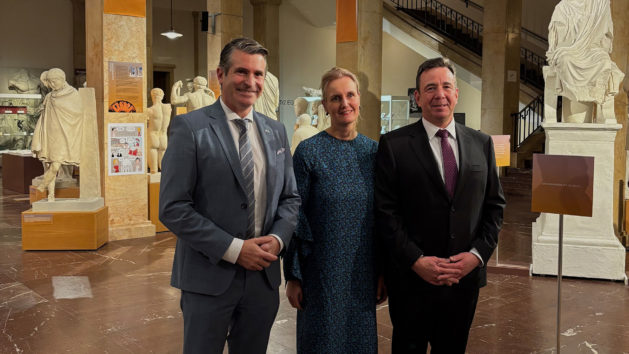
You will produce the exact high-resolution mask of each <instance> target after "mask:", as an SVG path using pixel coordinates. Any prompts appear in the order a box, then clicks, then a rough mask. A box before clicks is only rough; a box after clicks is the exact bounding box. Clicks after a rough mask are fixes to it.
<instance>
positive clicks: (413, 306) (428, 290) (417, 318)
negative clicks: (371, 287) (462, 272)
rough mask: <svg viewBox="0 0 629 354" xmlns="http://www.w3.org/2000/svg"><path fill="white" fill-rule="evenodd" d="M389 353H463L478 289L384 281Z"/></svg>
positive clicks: (398, 280) (417, 282)
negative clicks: (390, 331)
mask: <svg viewBox="0 0 629 354" xmlns="http://www.w3.org/2000/svg"><path fill="white" fill-rule="evenodd" d="M387 290H388V293H389V314H390V315H391V322H392V324H393V339H392V346H391V349H392V353H393V354H412V353H422V354H424V353H426V350H427V347H428V343H430V348H431V353H435V354H438V353H445V354H456V353H465V348H466V346H467V338H468V334H469V331H470V326H471V325H472V320H473V319H474V312H475V311H476V303H477V302H478V287H477V286H467V287H461V286H459V285H454V286H452V287H449V286H433V285H430V284H427V283H425V282H422V281H421V280H419V278H415V279H412V280H411V279H402V278H398V279H396V280H393V281H389V282H387Z"/></svg>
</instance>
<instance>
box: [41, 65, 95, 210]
mask: <svg viewBox="0 0 629 354" xmlns="http://www.w3.org/2000/svg"><path fill="white" fill-rule="evenodd" d="M42 77H45V84H46V85H48V86H49V87H50V88H51V89H52V92H50V93H48V94H47V95H46V97H45V98H44V103H43V111H42V113H41V117H40V118H39V121H38V122H37V126H36V127H35V132H34V133H33V142H32V145H31V150H32V151H33V153H34V154H35V156H36V157H37V158H38V159H40V160H41V161H43V162H44V164H45V165H46V167H47V169H46V172H45V173H44V176H43V179H42V181H41V182H40V183H39V185H37V189H38V190H39V191H40V192H43V191H45V190H46V189H48V200H49V201H54V199H55V179H56V177H57V172H58V171H59V169H60V168H61V166H62V165H71V166H78V165H79V163H80V157H81V143H82V141H81V139H82V137H83V111H82V103H81V99H80V97H79V93H78V91H77V90H76V89H75V88H74V87H72V86H70V85H69V84H68V83H67V82H66V76H65V73H64V72H63V70H61V69H57V68H54V69H50V70H48V72H46V73H45V75H42Z"/></svg>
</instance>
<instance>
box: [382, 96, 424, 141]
mask: <svg viewBox="0 0 629 354" xmlns="http://www.w3.org/2000/svg"><path fill="white" fill-rule="evenodd" d="M417 120H419V118H414V117H409V101H408V96H390V95H386V96H381V98H380V123H381V125H382V129H381V131H380V133H381V134H385V133H388V132H390V131H392V130H395V129H398V128H401V127H403V126H405V125H409V124H411V123H415V122H416V121H417Z"/></svg>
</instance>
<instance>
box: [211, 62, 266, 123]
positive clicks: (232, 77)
mask: <svg viewBox="0 0 629 354" xmlns="http://www.w3.org/2000/svg"><path fill="white" fill-rule="evenodd" d="M230 63H231V66H230V68H229V71H228V72H224V71H223V69H221V68H220V67H219V68H217V69H216V74H217V76H218V82H219V83H220V84H221V97H222V98H223V102H225V104H226V105H227V106H228V107H229V108H230V109H231V110H233V111H234V112H236V113H237V114H238V115H240V116H241V117H242V116H244V115H246V114H247V113H249V110H250V109H251V107H253V104H254V103H255V102H256V100H257V99H258V97H260V95H262V89H263V88H264V73H265V70H266V60H265V59H264V57H263V56H262V55H260V54H247V53H245V52H243V51H240V50H234V51H233V52H232V54H231V58H230Z"/></svg>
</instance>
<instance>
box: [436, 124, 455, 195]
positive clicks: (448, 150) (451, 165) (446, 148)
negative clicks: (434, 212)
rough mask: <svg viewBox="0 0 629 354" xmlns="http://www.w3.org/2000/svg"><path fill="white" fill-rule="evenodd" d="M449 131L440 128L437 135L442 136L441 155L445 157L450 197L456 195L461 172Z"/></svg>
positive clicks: (444, 170) (444, 165) (444, 173)
mask: <svg viewBox="0 0 629 354" xmlns="http://www.w3.org/2000/svg"><path fill="white" fill-rule="evenodd" d="M448 135H449V134H448V131H447V130H445V129H440V130H439V131H438V132H437V136H438V137H439V138H441V157H442V159H443V179H444V180H445V182H446V190H447V191H448V194H449V195H450V198H452V197H453V196H454V188H456V178H457V175H458V174H459V169H458V168H457V167H456V159H455V157H454V152H453V151H452V146H450V142H449V141H448Z"/></svg>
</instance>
